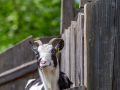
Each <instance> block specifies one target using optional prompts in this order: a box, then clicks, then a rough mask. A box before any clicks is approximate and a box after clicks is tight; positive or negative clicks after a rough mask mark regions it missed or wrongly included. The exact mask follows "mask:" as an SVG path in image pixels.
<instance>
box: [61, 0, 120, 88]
mask: <svg viewBox="0 0 120 90" xmlns="http://www.w3.org/2000/svg"><path fill="white" fill-rule="evenodd" d="M63 1H64V4H62V12H63V13H62V15H61V36H62V38H63V39H64V41H65V47H64V49H63V51H62V55H61V56H62V57H61V63H62V64H61V70H62V71H64V72H65V73H66V74H67V75H68V76H69V78H70V79H71V80H72V81H73V82H74V83H75V86H76V87H79V86H83V87H84V89H85V88H86V89H87V90H120V55H119V53H120V48H119V47H120V43H119V40H120V28H119V27H120V17H119V16H120V12H119V11H120V0H80V6H79V7H82V8H83V7H84V13H83V12H81V11H82V10H81V8H80V9H79V10H78V11H79V12H78V13H77V14H76V13H75V11H76V10H75V9H74V7H73V6H74V5H71V4H72V3H73V0H63ZM93 1H94V2H93ZM65 2H66V3H67V2H69V3H67V4H65ZM86 3H87V4H86ZM84 4H85V5H84ZM70 6H71V7H72V8H69V7H70ZM65 8H66V9H65ZM68 9H69V10H68ZM71 13H72V14H71ZM71 15H72V16H71ZM75 16H77V20H76V19H74V18H75ZM68 18H69V19H68ZM74 20H76V21H74ZM72 90H79V89H72ZM80 90H83V89H80Z"/></svg>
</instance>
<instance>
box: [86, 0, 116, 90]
mask: <svg viewBox="0 0 120 90" xmlns="http://www.w3.org/2000/svg"><path fill="white" fill-rule="evenodd" d="M101 7H102V8H101ZM84 34H85V44H86V50H85V52H86V53H87V58H84V59H86V62H87V77H86V78H87V89H88V90H113V89H112V80H113V75H112V74H113V60H114V39H115V37H114V8H112V3H111V1H107V3H105V1H102V2H101V1H99V2H94V3H89V4H87V5H85V33H84ZM85 84H86V83H85Z"/></svg>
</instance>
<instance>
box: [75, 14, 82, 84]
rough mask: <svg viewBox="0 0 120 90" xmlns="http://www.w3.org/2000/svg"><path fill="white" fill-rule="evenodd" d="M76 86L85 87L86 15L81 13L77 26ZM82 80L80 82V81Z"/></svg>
mask: <svg viewBox="0 0 120 90" xmlns="http://www.w3.org/2000/svg"><path fill="white" fill-rule="evenodd" d="M76 32H77V33H76V84H77V85H76V86H79V84H80V85H84V79H83V78H84V77H83V76H84V14H83V13H79V14H78V19H77V25H76ZM79 79H80V80H79Z"/></svg>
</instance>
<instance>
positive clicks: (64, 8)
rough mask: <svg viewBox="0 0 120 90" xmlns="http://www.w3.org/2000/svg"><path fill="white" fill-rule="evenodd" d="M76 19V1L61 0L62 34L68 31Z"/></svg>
mask: <svg viewBox="0 0 120 90" xmlns="http://www.w3.org/2000/svg"><path fill="white" fill-rule="evenodd" d="M73 18H74V0H61V30H60V32H61V34H62V33H64V29H67V28H68V27H69V26H70V24H71V21H72V20H73Z"/></svg>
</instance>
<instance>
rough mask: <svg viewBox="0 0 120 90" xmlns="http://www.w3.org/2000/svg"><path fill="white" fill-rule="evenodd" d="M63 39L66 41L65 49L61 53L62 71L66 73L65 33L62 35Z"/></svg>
mask: <svg viewBox="0 0 120 90" xmlns="http://www.w3.org/2000/svg"><path fill="white" fill-rule="evenodd" d="M62 39H63V40H64V48H63V49H62V51H61V71H63V72H65V47H66V45H65V33H63V34H62Z"/></svg>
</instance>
